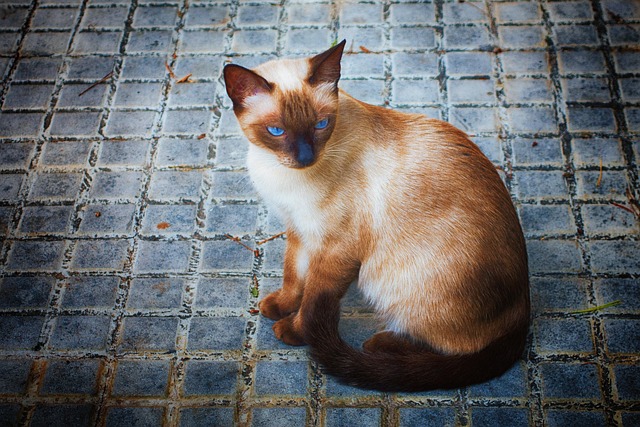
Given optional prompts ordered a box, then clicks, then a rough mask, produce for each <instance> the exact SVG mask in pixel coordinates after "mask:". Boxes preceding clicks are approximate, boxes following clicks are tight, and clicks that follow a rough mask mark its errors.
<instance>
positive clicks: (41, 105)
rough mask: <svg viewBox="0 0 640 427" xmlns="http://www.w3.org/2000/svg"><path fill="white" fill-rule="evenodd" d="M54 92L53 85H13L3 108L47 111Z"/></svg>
mask: <svg viewBox="0 0 640 427" xmlns="http://www.w3.org/2000/svg"><path fill="white" fill-rule="evenodd" d="M53 90H54V85H52V84H12V85H10V86H9V91H8V92H7V97H6V98H5V101H4V105H3V108H5V109H12V108H15V109H23V108H33V109H41V110H46V109H47V108H48V107H49V102H50V100H51V94H52V93H53Z"/></svg>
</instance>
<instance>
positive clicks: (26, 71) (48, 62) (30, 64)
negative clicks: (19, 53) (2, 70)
mask: <svg viewBox="0 0 640 427" xmlns="http://www.w3.org/2000/svg"><path fill="white" fill-rule="evenodd" d="M61 64H62V59H61V58H47V57H34V58H22V59H21V60H20V62H18V68H17V69H16V72H15V74H14V76H13V79H14V81H24V80H56V78H57V77H58V70H59V69H60V65H61Z"/></svg>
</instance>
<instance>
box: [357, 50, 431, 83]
mask: <svg viewBox="0 0 640 427" xmlns="http://www.w3.org/2000/svg"><path fill="white" fill-rule="evenodd" d="M366 57H367V58H369V57H371V56H370V55H367V56H366ZM391 57H392V60H393V75H394V76H396V77H398V76H402V75H411V76H415V75H427V76H436V75H438V58H437V56H436V55H435V54H432V53H405V52H397V53H394V54H392V56H391ZM352 61H353V59H352ZM368 68H369V69H370V68H371V67H368Z"/></svg>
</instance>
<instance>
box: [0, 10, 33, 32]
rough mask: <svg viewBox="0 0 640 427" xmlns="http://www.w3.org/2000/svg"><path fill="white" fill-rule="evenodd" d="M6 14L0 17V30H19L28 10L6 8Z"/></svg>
mask: <svg viewBox="0 0 640 427" xmlns="http://www.w3.org/2000/svg"><path fill="white" fill-rule="evenodd" d="M5 10H6V12H5V13H4V14H3V15H2V16H0V28H1V29H3V30H5V29H11V30H19V29H20V28H21V27H22V25H23V24H24V21H25V20H26V18H27V15H28V12H29V10H28V9H27V8H17V7H16V8H7V9H5Z"/></svg>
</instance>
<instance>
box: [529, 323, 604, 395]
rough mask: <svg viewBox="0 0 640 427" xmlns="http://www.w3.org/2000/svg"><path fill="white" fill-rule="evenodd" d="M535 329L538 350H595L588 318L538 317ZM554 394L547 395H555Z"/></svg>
mask: <svg viewBox="0 0 640 427" xmlns="http://www.w3.org/2000/svg"><path fill="white" fill-rule="evenodd" d="M534 331H535V332H534V334H535V337H536V338H535V341H536V345H537V351H538V352H540V353H553V354H556V353H568V354H572V353H592V352H593V342H592V339H591V327H590V324H589V321H588V319H538V320H536V321H535V322H534ZM561 366H563V367H564V366H565V365H561ZM543 376H544V375H543ZM551 377H553V375H551ZM554 394H555V393H551V394H547V396H551V397H554ZM559 394H562V392H559ZM589 397H591V396H589ZM594 397H595V396H594Z"/></svg>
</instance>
